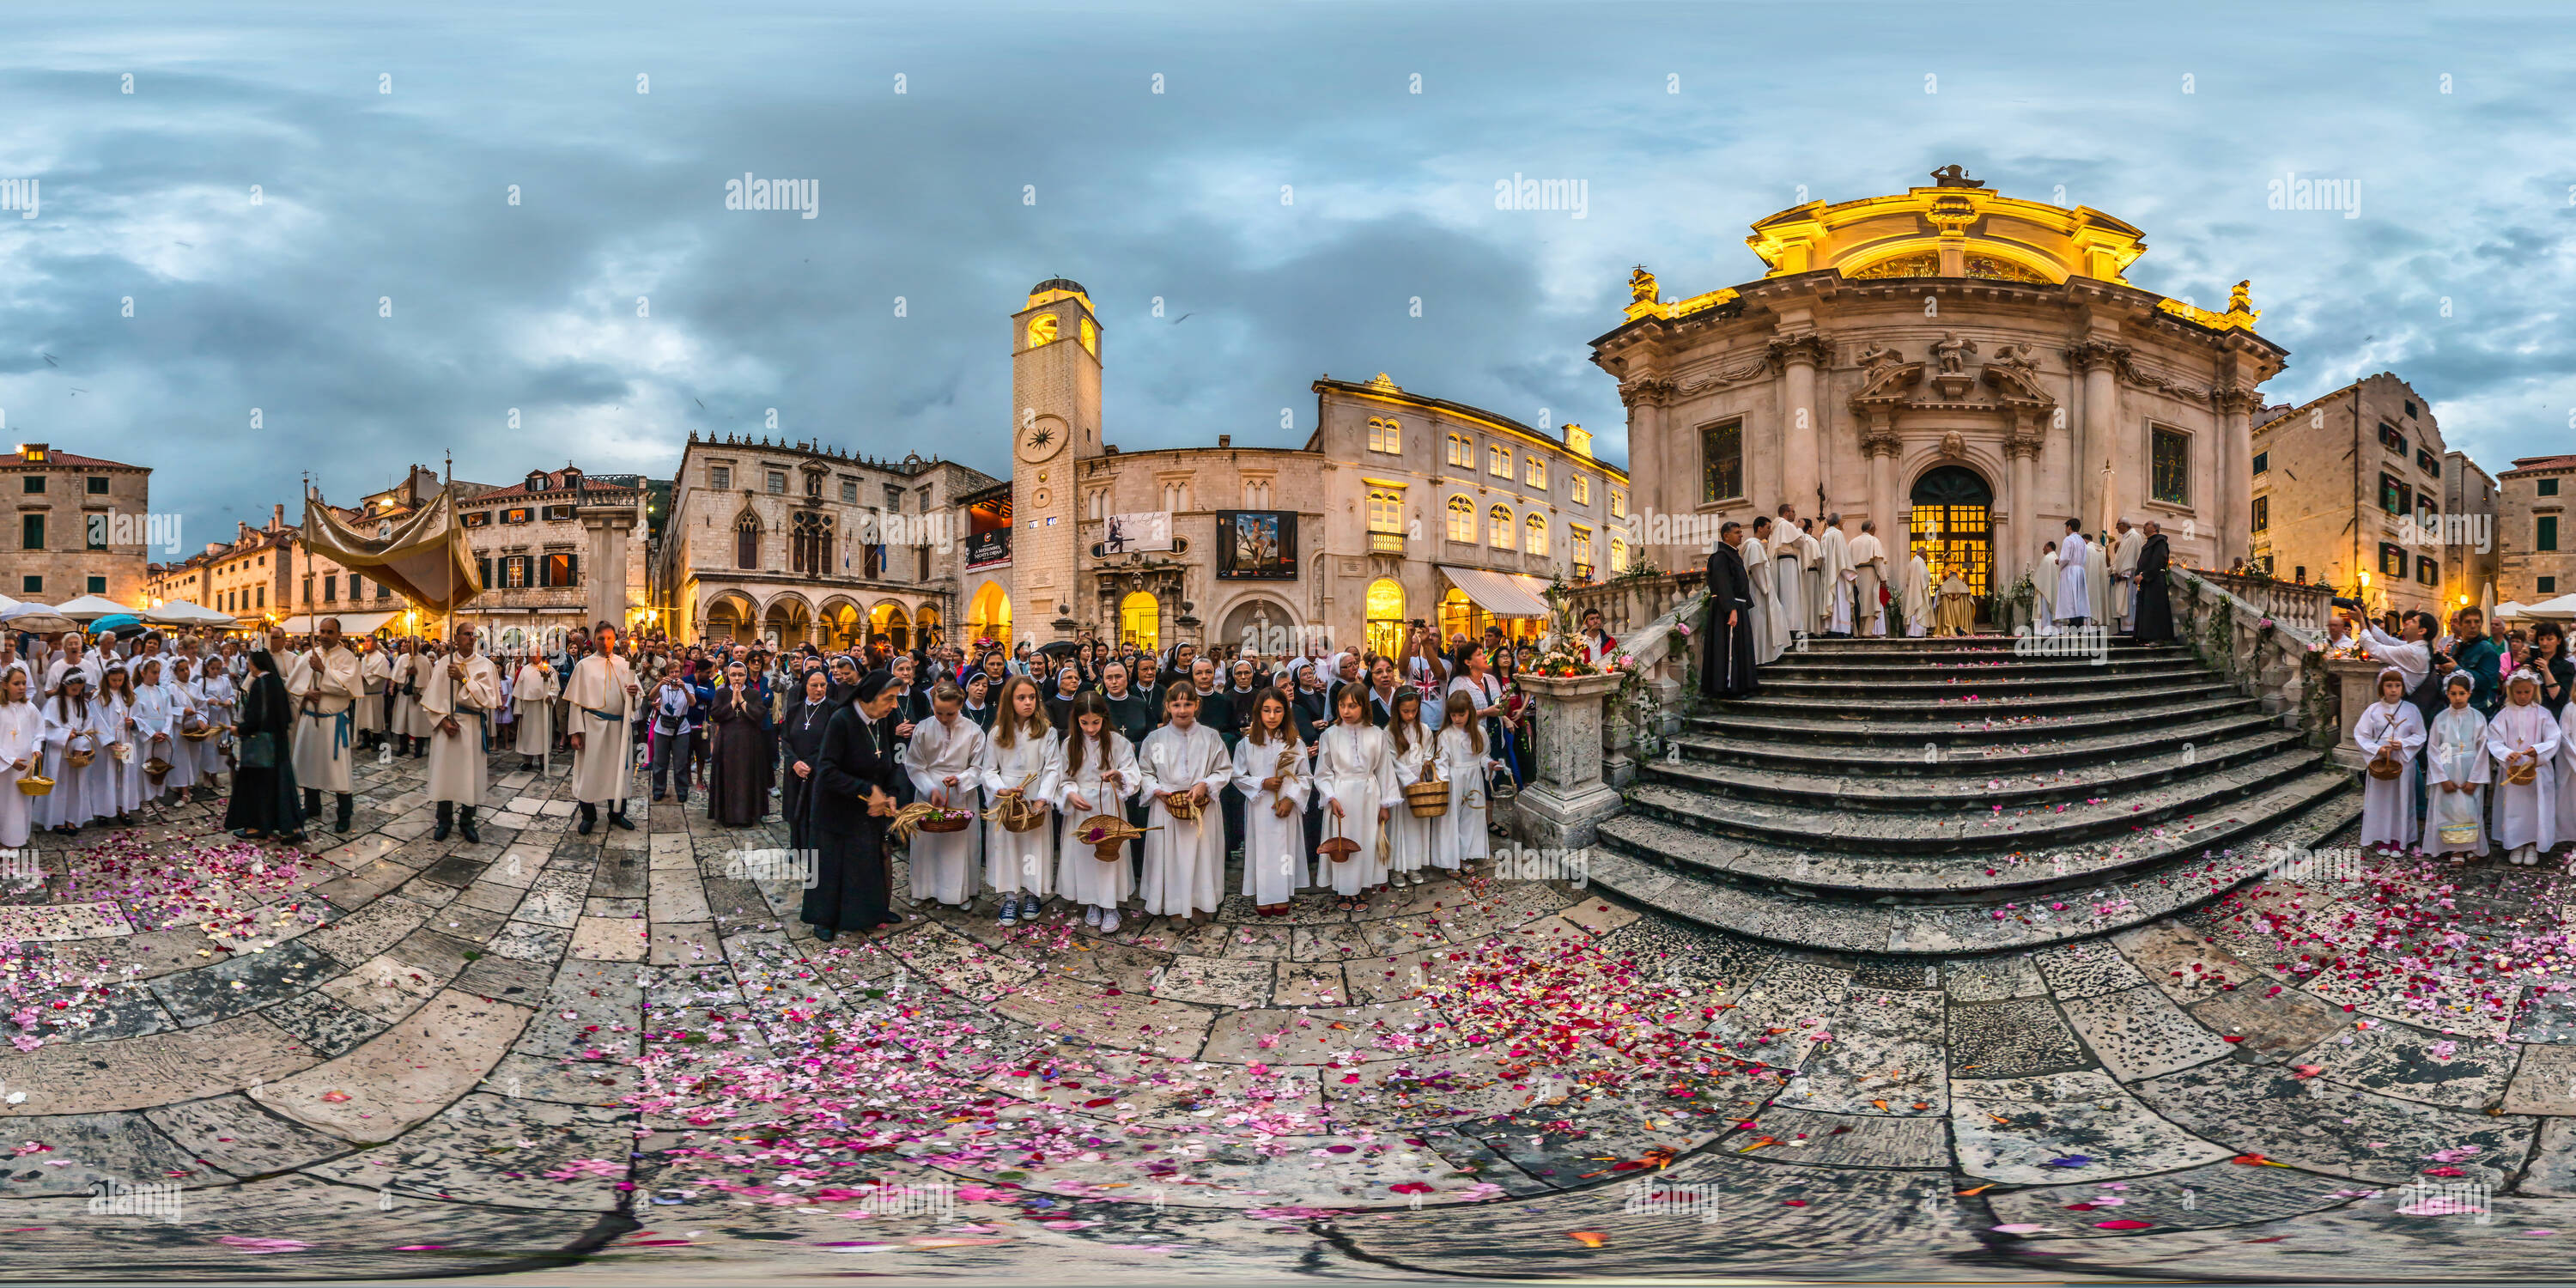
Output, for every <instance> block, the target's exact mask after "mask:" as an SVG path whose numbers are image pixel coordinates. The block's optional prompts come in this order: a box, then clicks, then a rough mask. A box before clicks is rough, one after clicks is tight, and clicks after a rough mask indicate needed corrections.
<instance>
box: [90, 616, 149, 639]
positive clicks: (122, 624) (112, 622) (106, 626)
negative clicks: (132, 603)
mask: <svg viewBox="0 0 2576 1288" xmlns="http://www.w3.org/2000/svg"><path fill="white" fill-rule="evenodd" d="M129 626H131V627H133V628H134V629H135V630H136V631H141V630H142V629H143V619H142V618H140V617H137V616H135V615H134V614H132V613H111V614H109V615H107V616H105V617H100V618H96V619H93V620H92V621H91V622H90V624H89V633H90V634H92V635H96V634H98V633H99V632H101V631H109V632H114V633H116V634H120V635H121V634H124V633H125V628H126V627H129Z"/></svg>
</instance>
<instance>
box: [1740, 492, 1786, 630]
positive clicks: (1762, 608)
mask: <svg viewBox="0 0 2576 1288" xmlns="http://www.w3.org/2000/svg"><path fill="white" fill-rule="evenodd" d="M1753 529H1754V535H1753V536H1750V537H1746V538H1745V539H1744V544H1743V545H1742V546H1739V547H1737V549H1738V551H1739V552H1740V553H1741V554H1742V555H1743V556H1744V575H1745V578H1746V579H1747V580H1749V581H1751V582H1752V583H1753V660H1754V662H1755V663H1757V664H1761V665H1768V664H1770V663H1772V662H1776V661H1778V660H1780V654H1781V652H1782V651H1783V650H1785V649H1786V648H1787V647H1788V644H1787V641H1786V639H1785V638H1784V637H1785V636H1787V634H1788V633H1789V624H1788V623H1787V622H1785V621H1782V620H1781V618H1780V597H1779V595H1778V594H1777V593H1775V592H1774V591H1773V590H1772V588H1771V577H1772V574H1773V573H1774V572H1775V571H1777V570H1776V569H1774V568H1773V567H1772V566H1771V555H1770V552H1769V551H1768V550H1766V549H1765V548H1764V547H1763V544H1762V537H1761V534H1762V533H1764V532H1768V531H1770V530H1771V521H1770V520H1769V519H1763V518H1757V519H1755V520H1754V521H1753Z"/></svg>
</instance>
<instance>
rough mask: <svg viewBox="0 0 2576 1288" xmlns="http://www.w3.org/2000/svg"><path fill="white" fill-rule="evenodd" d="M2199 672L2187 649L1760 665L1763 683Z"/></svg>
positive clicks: (1799, 657)
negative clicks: (2099, 657)
mask: <svg viewBox="0 0 2576 1288" xmlns="http://www.w3.org/2000/svg"><path fill="white" fill-rule="evenodd" d="M2177 669H2178V670H2184V671H2199V670H2200V663H2199V662H2198V661H2197V660H2196V659H2194V658H2193V657H2191V656H2190V655H2189V654H2176V655H2171V656H2167V655H2163V654H2145V653H2113V654H2112V655H2111V656H2110V657H2109V658H2108V659H2106V660H2104V661H2101V662H2095V661H2093V660H2091V659H2089V658H2056V657H2013V656H2011V655H2009V654H2005V655H2000V656H1996V657H1983V656H1980V657H1963V658H1958V659H1955V660H1944V659H1941V658H1934V657H1889V658H1868V659H1861V658H1855V657H1851V656H1848V655H1843V654H1836V655H1833V656H1826V655H1823V654H1817V653H1808V654H1798V653H1783V654H1781V655H1780V658H1779V660H1778V661H1775V662H1771V663H1768V664H1766V665H1765V666H1764V667H1763V668H1762V682H1763V683H1764V684H1766V685H1767V684H1769V683H1771V682H1772V681H1773V680H1774V679H1779V680H1782V681H1788V680H1839V679H1847V678H1850V677H1852V676H1866V677H1871V678H1878V677H1885V678H1887V679H1890V680H1948V679H1952V678H1954V677H1957V676H1961V675H1991V674H2008V675H2030V676H2043V675H2056V676H2068V677H2084V676H2092V677H2096V678H2098V677H2101V676H2105V675H2124V674H2131V673H2136V672H2142V671H2145V672H2157V673H2163V672H2167V671H2171V670H2177Z"/></svg>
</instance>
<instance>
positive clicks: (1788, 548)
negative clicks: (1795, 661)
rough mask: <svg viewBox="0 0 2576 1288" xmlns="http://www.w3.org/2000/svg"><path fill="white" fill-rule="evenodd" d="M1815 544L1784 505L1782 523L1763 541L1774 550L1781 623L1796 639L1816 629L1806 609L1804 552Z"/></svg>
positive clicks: (1773, 581) (1773, 577)
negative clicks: (1803, 550) (1804, 549)
mask: <svg viewBox="0 0 2576 1288" xmlns="http://www.w3.org/2000/svg"><path fill="white" fill-rule="evenodd" d="M1754 535H1755V536H1757V537H1759V536H1761V535H1762V534H1760V533H1758V532H1757V533H1755V534H1754ZM1814 544H1815V542H1814V539H1813V538H1811V537H1809V536H1807V534H1806V533H1804V532H1802V531H1800V530H1799V528H1798V524H1797V520H1796V519H1795V518H1793V517H1792V511H1791V509H1790V507H1788V506H1785V505H1784V506H1781V507H1780V522H1779V523H1778V524H1777V525H1775V526H1773V528H1772V529H1771V535H1770V536H1768V537H1764V538H1763V540H1762V548H1763V549H1765V550H1768V551H1770V552H1771V570H1772V571H1771V591H1772V594H1773V596H1774V597H1776V598H1777V599H1778V600H1779V601H1780V613H1779V617H1780V622H1781V624H1782V625H1783V626H1784V627H1786V628H1787V630H1788V632H1789V635H1790V636H1791V637H1792V638H1793V639H1794V638H1795V637H1797V636H1800V635H1804V634H1806V633H1807V632H1808V631H1809V630H1811V629H1813V623H1814V621H1815V618H1814V616H1813V615H1811V614H1810V613H1809V612H1808V611H1807V557H1806V555H1805V554H1803V553H1802V548H1803V547H1807V546H1812V545H1814ZM1784 647H1785V646H1784Z"/></svg>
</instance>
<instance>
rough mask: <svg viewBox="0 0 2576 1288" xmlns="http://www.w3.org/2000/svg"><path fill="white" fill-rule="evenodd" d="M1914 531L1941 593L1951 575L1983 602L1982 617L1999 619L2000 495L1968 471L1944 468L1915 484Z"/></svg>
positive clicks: (1917, 550)
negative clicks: (1997, 524) (1996, 596)
mask: <svg viewBox="0 0 2576 1288" xmlns="http://www.w3.org/2000/svg"><path fill="white" fill-rule="evenodd" d="M1910 500H1911V501H1912V504H1913V509H1912V512H1911V517H1910V520H1909V522H1908V525H1907V526H1908V527H1909V528H1910V529H1911V536H1912V537H1913V543H1912V544H1913V553H1914V554H1919V555H1921V556H1923V563H1924V565H1925V566H1926V567H1928V568H1930V569H1931V572H1932V585H1933V587H1934V588H1935V590H1936V592H1937V590H1938V588H1939V586H1940V585H1941V581H1942V579H1943V578H1944V577H1946V576H1948V575H1949V572H1950V570H1951V569H1953V568H1956V569H1958V570H1959V576H1960V577H1961V579H1963V580H1965V581H1966V582H1967V583H1968V590H1969V592H1970V593H1972V594H1974V595H1975V596H1976V597H1977V607H1978V615H1979V616H1980V617H1983V618H1986V619H1988V620H1992V619H1993V616H1994V611H1993V608H1994V601H1993V599H1992V596H1993V594H1994V566H1995V511H1994V504H1995V490H1994V489H1993V488H1992V487H1990V486H1988V485H1987V483H1986V480H1985V478H1984V477H1983V476H1981V475H1979V474H1978V473H1977V472H1976V471H1975V470H1972V469H1969V468H1968V467H1967V466H1964V465H1944V466H1941V467H1940V468H1938V469H1934V470H1929V471H1926V472H1925V473H1924V475H1923V477H1921V478H1919V479H1916V480H1915V481H1914V494H1913V496H1912V497H1911V498H1910Z"/></svg>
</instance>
